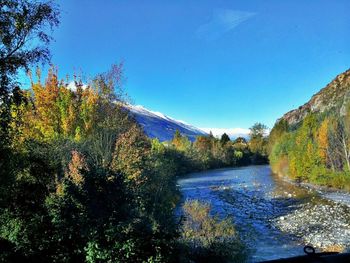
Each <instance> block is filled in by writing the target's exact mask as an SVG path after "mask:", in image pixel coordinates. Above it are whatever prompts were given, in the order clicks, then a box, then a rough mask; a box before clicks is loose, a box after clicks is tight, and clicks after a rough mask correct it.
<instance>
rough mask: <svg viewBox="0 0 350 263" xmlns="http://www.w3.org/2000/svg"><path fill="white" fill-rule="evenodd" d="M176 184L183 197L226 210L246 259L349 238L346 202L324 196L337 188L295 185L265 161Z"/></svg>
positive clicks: (300, 251) (293, 253) (192, 176)
mask: <svg viewBox="0 0 350 263" xmlns="http://www.w3.org/2000/svg"><path fill="white" fill-rule="evenodd" d="M178 184H179V186H180V189H181V192H182V194H183V200H186V199H199V200H202V201H208V202H210V203H211V205H212V209H213V212H215V213H219V214H220V215H221V216H222V217H224V216H232V218H233V220H234V223H235V225H236V227H237V229H238V231H239V234H240V236H241V238H242V240H243V242H244V243H245V244H246V245H247V247H248V248H249V250H250V251H249V254H250V258H249V261H250V262H257V261H262V260H269V259H276V258H283V257H291V256H296V255H302V254H303V247H304V245H306V244H311V245H314V246H316V247H317V246H318V245H319V246H320V247H322V246H326V245H327V244H330V245H332V244H334V243H335V242H337V241H338V240H340V241H341V240H343V241H342V242H343V243H344V242H345V243H346V242H348V241H350V224H349V223H350V218H349V217H348V216H350V208H349V207H348V206H347V205H345V204H342V203H341V204H339V203H336V202H333V201H330V200H329V197H328V196H334V199H336V198H338V199H339V198H340V197H339V195H337V193H329V192H321V191H316V190H313V189H307V188H303V187H298V186H296V185H295V184H292V183H290V182H287V181H285V180H282V179H281V178H279V177H277V176H275V175H272V173H271V170H270V168H269V166H267V165H266V166H248V167H243V168H230V169H219V170H212V171H206V172H200V173H193V174H189V175H187V176H186V177H183V178H181V179H180V180H179V181H178ZM348 197H349V196H347V195H346V196H345V197H344V195H343V196H341V198H343V199H344V198H345V199H347V198H348ZM348 199H349V198H348ZM338 201H339V200H338ZM327 209H328V210H327ZM339 211H341V212H339ZM339 213H341V214H339ZM322 216H324V217H325V218H324V219H321V217H322ZM308 217H309V218H308ZM332 217H334V218H332ZM333 219H334V220H333ZM320 220H321V221H322V220H324V221H325V222H320ZM336 220H338V221H339V222H338V221H336ZM327 231H328V232H327ZM338 232H339V233H338ZM317 235H319V236H317ZM337 235H338V236H337ZM317 238H318V239H317ZM328 239H329V240H328ZM328 241H329V242H328ZM322 242H323V243H322ZM327 242H328V243H327ZM332 242H333V243H332ZM345 243H344V244H345Z"/></svg>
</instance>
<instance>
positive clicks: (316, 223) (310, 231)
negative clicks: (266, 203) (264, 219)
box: [272, 201, 350, 250]
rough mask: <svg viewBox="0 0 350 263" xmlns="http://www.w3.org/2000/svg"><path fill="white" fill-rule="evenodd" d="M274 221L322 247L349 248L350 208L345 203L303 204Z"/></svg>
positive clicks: (284, 230) (287, 231)
mask: <svg viewBox="0 0 350 263" xmlns="http://www.w3.org/2000/svg"><path fill="white" fill-rule="evenodd" d="M272 224H273V225H274V226H275V227H277V228H278V229H280V230H281V231H283V232H286V233H289V234H292V235H294V236H296V237H297V238H300V239H301V240H302V242H303V243H304V244H308V245H312V246H314V247H315V248H319V249H321V250H346V249H348V248H349V247H350V208H349V207H348V206H346V205H344V204H340V203H336V202H333V201H325V203H324V204H320V203H318V204H314V203H312V202H311V203H304V204H300V205H299V207H298V208H297V209H296V210H294V211H293V212H291V213H288V214H286V215H283V216H280V217H278V218H276V219H274V220H273V221H272Z"/></svg>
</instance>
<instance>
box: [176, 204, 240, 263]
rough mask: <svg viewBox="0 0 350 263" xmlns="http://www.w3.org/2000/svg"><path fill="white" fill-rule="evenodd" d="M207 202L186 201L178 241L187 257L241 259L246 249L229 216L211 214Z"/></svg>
mask: <svg viewBox="0 0 350 263" xmlns="http://www.w3.org/2000/svg"><path fill="white" fill-rule="evenodd" d="M210 210H211V207H210V204H208V203H204V202H200V201H198V200H191V201H186V202H185V204H184V206H183V211H184V218H185V220H184V222H183V225H182V229H181V243H182V245H183V246H184V248H185V254H186V257H187V258H189V259H190V260H193V261H194V262H242V261H244V260H245V258H246V257H245V256H246V253H245V249H244V246H243V245H242V243H241V241H240V239H239V237H238V234H237V232H236V230H235V226H234V225H233V223H232V219H231V218H224V219H222V220H220V218H219V216H218V215H210Z"/></svg>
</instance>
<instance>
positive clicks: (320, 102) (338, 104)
mask: <svg viewBox="0 0 350 263" xmlns="http://www.w3.org/2000/svg"><path fill="white" fill-rule="evenodd" d="M349 102H350V69H349V70H347V71H345V72H344V73H341V74H339V75H338V76H337V77H336V78H335V79H334V80H333V81H332V82H331V83H329V84H328V85H327V86H326V87H325V88H323V89H321V90H320V91H319V92H318V93H316V94H315V95H313V96H312V98H311V99H310V100H309V101H308V102H307V103H305V104H304V105H302V106H300V107H299V108H297V109H294V110H292V111H289V112H287V113H286V114H284V115H283V117H282V119H284V120H286V121H287V122H288V123H289V125H295V124H297V123H299V122H300V121H302V120H303V119H304V118H305V116H306V115H307V114H308V113H310V112H315V113H323V112H329V111H336V113H339V115H340V116H342V115H344V114H345V111H346V106H347V104H348V103H349Z"/></svg>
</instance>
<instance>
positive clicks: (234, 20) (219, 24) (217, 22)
mask: <svg viewBox="0 0 350 263" xmlns="http://www.w3.org/2000/svg"><path fill="white" fill-rule="evenodd" d="M254 15H256V13H253V12H244V11H238V10H231V9H215V10H214V12H213V15H212V18H211V19H210V21H209V22H208V23H206V24H203V25H201V26H200V27H199V28H198V30H197V32H196V34H197V36H198V37H199V38H203V39H206V40H215V39H218V38H219V37H220V36H222V35H223V34H225V33H227V32H229V31H231V30H232V29H234V28H235V27H237V26H238V25H239V24H241V23H242V22H244V21H246V20H248V19H249V18H251V17H253V16H254Z"/></svg>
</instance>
